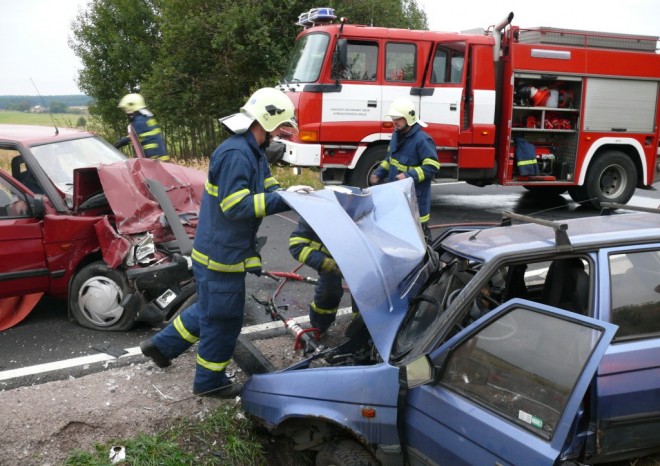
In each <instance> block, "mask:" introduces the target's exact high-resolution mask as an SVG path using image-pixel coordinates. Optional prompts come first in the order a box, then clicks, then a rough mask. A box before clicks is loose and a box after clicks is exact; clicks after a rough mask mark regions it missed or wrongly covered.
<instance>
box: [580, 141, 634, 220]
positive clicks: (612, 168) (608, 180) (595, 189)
mask: <svg viewBox="0 0 660 466" xmlns="http://www.w3.org/2000/svg"><path fill="white" fill-rule="evenodd" d="M636 186H637V169H636V168H635V163H634V162H633V161H632V160H631V158H630V157H628V156H627V155H626V154H624V153H623V152H621V151H617V150H610V151H607V152H605V153H603V154H601V155H600V156H599V157H598V158H596V159H595V160H594V162H593V163H592V164H591V166H590V167H589V169H588V171H587V177H586V179H585V182H584V186H583V190H584V194H586V199H584V200H585V201H589V202H590V203H591V205H592V206H593V207H595V208H596V209H600V203H601V202H615V203H618V204H625V203H627V202H628V201H629V200H630V198H631V197H632V195H633V193H634V192H635V188H636Z"/></svg>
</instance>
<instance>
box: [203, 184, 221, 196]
mask: <svg viewBox="0 0 660 466" xmlns="http://www.w3.org/2000/svg"><path fill="white" fill-rule="evenodd" d="M204 188H205V189H206V192H207V193H208V194H209V195H211V196H213V197H218V187H217V186H216V185H214V184H211V183H210V182H209V181H207V182H206V184H205V185H204Z"/></svg>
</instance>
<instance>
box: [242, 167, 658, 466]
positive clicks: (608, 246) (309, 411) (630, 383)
mask: <svg viewBox="0 0 660 466" xmlns="http://www.w3.org/2000/svg"><path fill="white" fill-rule="evenodd" d="M282 195H283V196H284V197H285V199H286V200H287V202H288V203H289V204H290V205H291V206H292V208H294V209H295V210H296V211H297V212H298V213H299V214H300V215H301V216H302V217H304V218H305V220H306V221H307V222H308V223H309V224H310V225H311V226H312V227H313V228H314V229H315V230H316V232H317V233H318V234H319V235H320V236H321V239H322V240H323V242H324V243H325V245H326V246H327V247H328V248H329V249H330V251H331V252H332V254H333V256H334V258H335V259H336V260H337V262H338V264H339V265H340V267H341V270H342V272H343V275H344V278H345V280H346V283H347V284H348V286H349V288H350V290H351V294H352V297H353V300H354V306H356V307H357V308H358V309H359V317H358V318H357V319H354V320H353V321H351V323H350V325H349V327H348V329H347V330H346V335H347V338H346V339H345V341H344V342H343V343H341V344H340V345H339V346H338V347H336V348H331V349H327V350H325V351H320V352H318V353H316V354H313V355H311V356H310V357H309V358H308V359H306V360H304V361H302V362H300V363H297V364H295V365H293V366H291V367H288V368H286V369H283V370H280V371H277V372H271V373H266V374H257V375H253V376H252V377H251V378H250V379H249V380H248V381H247V383H246V384H245V386H244V389H243V392H242V404H243V407H244V410H245V411H246V413H248V414H249V415H250V416H251V417H252V418H254V419H256V420H257V421H258V422H259V423H261V424H262V425H264V426H265V427H266V428H268V429H269V430H270V431H271V432H272V433H273V434H275V435H283V436H286V437H289V438H290V439H291V440H292V441H293V443H294V445H295V448H296V449H299V450H311V451H315V452H316V456H315V457H316V464H317V465H318V466H322V465H344V466H347V465H358V464H359V465H370V464H383V465H404V464H406V465H440V464H443V465H458V464H473V465H485V464H496V465H505V464H520V465H542V464H547V465H558V464H566V465H567V464H584V463H588V464H594V463H602V462H612V461H616V460H621V459H625V458H633V457H639V456H643V455H648V454H652V453H654V452H657V451H659V450H660V435H659V434H658V432H660V211H658V212H654V213H639V212H634V213H620V212H615V211H612V212H610V213H611V214H610V215H602V216H600V217H590V218H583V219H573V220H566V221H565V222H550V221H539V220H535V219H531V218H521V216H518V215H515V214H507V215H506V218H507V219H508V221H509V222H510V223H514V225H509V226H502V227H497V228H481V229H473V230H471V231H456V230H454V231H451V230H449V231H447V232H443V234H442V235H441V236H440V237H438V238H436V240H434V241H433V244H432V245H431V246H430V247H426V246H425V243H424V239H423V235H422V232H421V230H420V229H419V227H418V219H417V217H416V215H415V212H416V209H414V207H411V206H414V205H415V200H414V192H413V190H412V184H411V183H409V180H404V181H400V182H396V183H391V184H389V185H384V186H375V187H371V188H369V189H367V190H365V191H360V192H359V193H352V194H346V193H338V192H336V191H332V190H328V189H326V190H322V191H319V192H315V193H312V194H307V195H303V194H296V193H283V194H282ZM511 220H513V222H511ZM521 220H522V221H523V222H522V223H521ZM338 230H339V231H341V235H337V234H334V232H336V231H338Z"/></svg>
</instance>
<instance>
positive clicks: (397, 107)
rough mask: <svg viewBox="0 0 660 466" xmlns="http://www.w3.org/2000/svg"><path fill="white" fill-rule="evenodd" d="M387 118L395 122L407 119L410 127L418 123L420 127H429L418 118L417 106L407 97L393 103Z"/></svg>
mask: <svg viewBox="0 0 660 466" xmlns="http://www.w3.org/2000/svg"><path fill="white" fill-rule="evenodd" d="M387 116H388V117H390V118H392V119H393V120H395V119H397V118H405V119H406V123H407V124H408V126H412V125H414V124H415V123H418V124H419V125H420V126H427V125H426V123H424V122H423V121H422V120H420V119H419V118H418V117H417V111H416V110H415V105H414V104H413V103H412V102H411V101H410V100H408V99H406V98H405V97H399V98H397V99H394V100H393V101H392V104H391V105H390V109H389V111H388V112H387Z"/></svg>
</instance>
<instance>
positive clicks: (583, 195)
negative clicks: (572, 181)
mask: <svg viewBox="0 0 660 466" xmlns="http://www.w3.org/2000/svg"><path fill="white" fill-rule="evenodd" d="M568 194H569V195H570V196H571V199H573V200H574V201H575V202H577V203H578V204H580V205H585V206H587V207H589V206H590V205H591V203H589V202H587V201H588V199H589V196H588V195H587V190H586V189H585V188H584V186H571V187H570V188H568Z"/></svg>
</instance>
